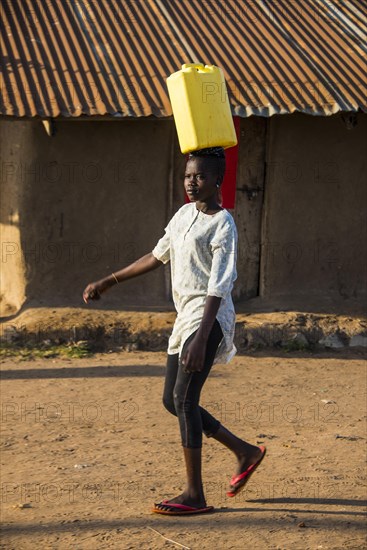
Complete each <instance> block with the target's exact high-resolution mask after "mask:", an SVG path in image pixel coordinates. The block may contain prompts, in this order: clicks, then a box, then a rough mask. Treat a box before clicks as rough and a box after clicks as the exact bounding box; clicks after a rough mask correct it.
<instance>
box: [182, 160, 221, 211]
mask: <svg viewBox="0 0 367 550" xmlns="http://www.w3.org/2000/svg"><path fill="white" fill-rule="evenodd" d="M214 166H215V165H214V163H212V162H211V160H210V159H205V158H198V157H197V158H193V159H190V160H188V161H187V164H186V170H185V180H184V185H185V191H186V193H187V195H188V197H189V199H190V200H192V201H205V200H206V199H208V198H210V197H212V196H213V195H215V194H216V192H217V190H218V188H217V183H219V184H220V177H219V175H218V174H217V173H216V172H215V170H214Z"/></svg>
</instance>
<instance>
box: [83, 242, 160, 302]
mask: <svg viewBox="0 0 367 550" xmlns="http://www.w3.org/2000/svg"><path fill="white" fill-rule="evenodd" d="M161 265H163V262H161V261H160V260H157V258H156V257H155V256H153V254H152V253H151V252H149V253H148V254H145V256H142V257H141V258H139V259H138V260H136V261H135V262H133V263H132V264H130V265H128V266H126V267H124V268H122V269H120V271H115V277H116V279H117V280H118V282H119V283H121V282H123V281H127V280H128V279H132V278H133V277H137V276H138V275H143V273H148V272H149V271H153V270H154V269H157V267H160V266H161ZM115 277H114V276H113V275H112V274H111V275H107V277H104V278H103V279H100V280H99V281H96V282H95V283H90V284H89V285H87V287H86V288H85V290H84V292H83V300H84V302H85V303H88V300H98V299H99V298H100V294H102V292H105V291H106V290H108V289H109V288H111V287H112V286H114V285H116V284H117V281H116V279H115Z"/></svg>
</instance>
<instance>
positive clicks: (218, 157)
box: [189, 147, 226, 184]
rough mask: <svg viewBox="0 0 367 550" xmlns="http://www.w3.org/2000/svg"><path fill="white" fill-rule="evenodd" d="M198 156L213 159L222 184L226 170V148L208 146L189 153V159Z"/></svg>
mask: <svg viewBox="0 0 367 550" xmlns="http://www.w3.org/2000/svg"><path fill="white" fill-rule="evenodd" d="M197 157H200V158H209V159H212V162H213V165H214V166H215V168H214V169H215V171H216V172H217V173H218V175H219V177H220V184H222V181H223V178H224V172H225V170H226V157H225V153H224V148H223V147H207V148H206V149H198V150H197V151H191V152H190V153H189V160H191V159H193V158H197ZM214 161H215V162H214Z"/></svg>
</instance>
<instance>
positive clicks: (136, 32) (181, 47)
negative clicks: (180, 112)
mask: <svg viewBox="0 0 367 550" xmlns="http://www.w3.org/2000/svg"><path fill="white" fill-rule="evenodd" d="M366 14H367V4H366V2H365V1H363V0H338V1H331V0H299V1H297V2H296V1H290V0H276V1H269V0H251V1H246V2H245V1H238V0H225V1H224V0H223V1H221V0H202V1H198V0H186V1H182V0H98V1H97V0H88V1H87V0H68V1H67V2H60V1H58V0H1V18H2V22H1V30H0V33H1V36H0V38H1V51H2V58H1V69H2V74H1V83H0V86H1V100H0V113H1V114H2V115H7V116H15V117H34V116H40V117H58V116H65V117H79V116H81V115H87V116H91V115H101V116H103V115H113V116H127V117H141V116H149V115H153V116H156V117H166V116H171V115H172V111H171V106H170V102H169V98H168V92H167V87H166V78H167V77H168V76H169V75H170V74H171V73H172V72H175V71H177V70H179V69H180V68H181V65H182V64H183V63H190V62H194V61H200V62H203V63H205V64H214V65H218V66H220V67H222V68H223V71H224V74H225V76H226V80H227V86H228V92H229V98H230V103H231V106H232V111H233V114H234V115H239V116H242V117H246V116H250V115H260V116H271V115H273V114H276V113H277V114H284V113H292V112H294V111H300V112H303V113H309V114H312V115H330V114H333V113H336V112H338V111H357V110H358V109H361V110H363V111H364V112H367V108H366V103H367V102H366V56H367V48H366V20H367V17H366Z"/></svg>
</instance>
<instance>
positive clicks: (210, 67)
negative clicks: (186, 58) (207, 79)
mask: <svg viewBox="0 0 367 550" xmlns="http://www.w3.org/2000/svg"><path fill="white" fill-rule="evenodd" d="M181 69H182V70H183V71H184V70H185V69H197V70H198V71H199V70H200V71H202V72H205V73H209V72H212V71H213V65H205V66H204V64H203V63H185V64H184V65H182V67H181Z"/></svg>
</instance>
